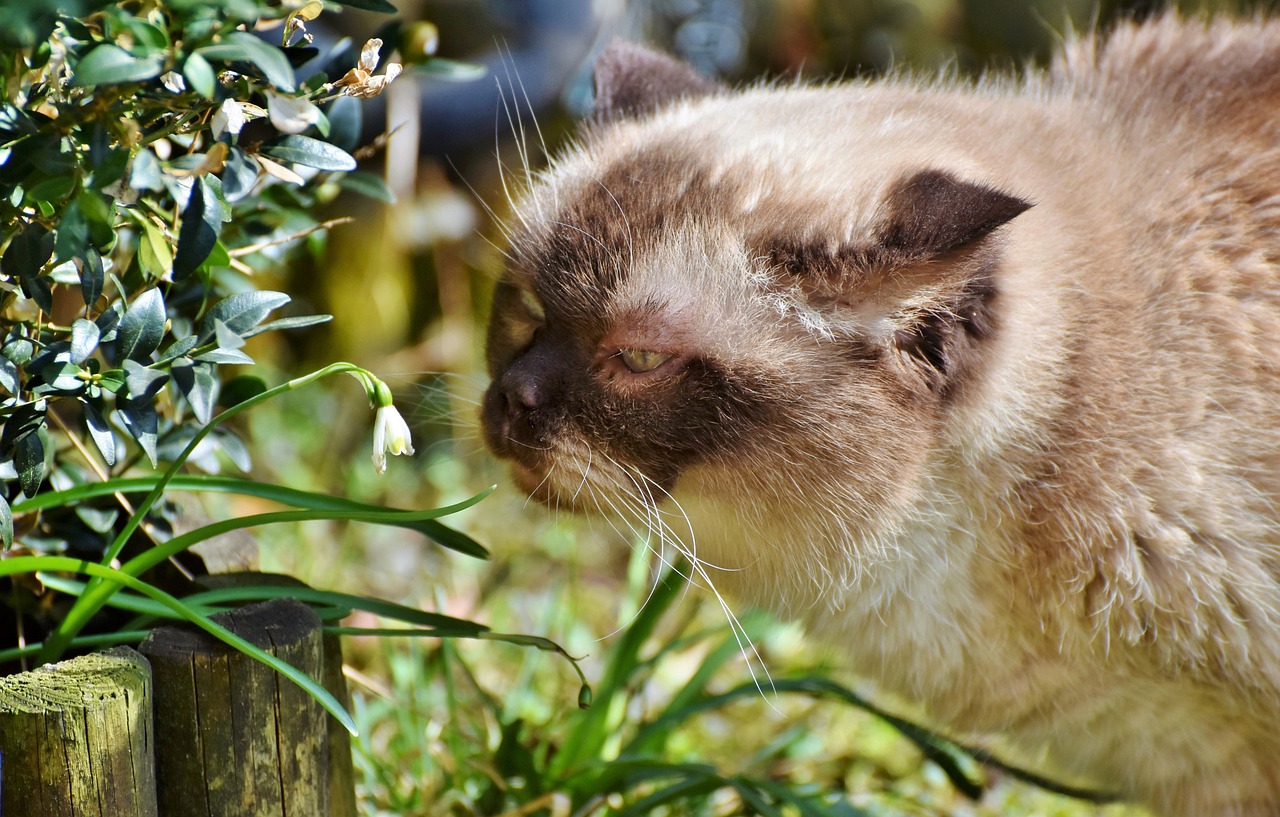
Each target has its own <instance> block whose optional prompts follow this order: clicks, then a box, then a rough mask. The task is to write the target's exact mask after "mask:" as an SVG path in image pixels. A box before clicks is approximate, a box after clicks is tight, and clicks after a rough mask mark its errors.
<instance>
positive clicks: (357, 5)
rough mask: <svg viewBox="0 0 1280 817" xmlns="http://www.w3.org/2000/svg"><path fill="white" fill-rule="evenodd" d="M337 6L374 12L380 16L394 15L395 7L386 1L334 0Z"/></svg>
mask: <svg viewBox="0 0 1280 817" xmlns="http://www.w3.org/2000/svg"><path fill="white" fill-rule="evenodd" d="M336 2H337V3H338V5H340V6H346V7H347V8H352V9H361V10H362V11H376V12H379V13H380V14H395V13H396V7H395V6H393V5H391V4H390V3H389V2H387V0H336Z"/></svg>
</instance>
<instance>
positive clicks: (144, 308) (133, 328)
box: [116, 289, 166, 360]
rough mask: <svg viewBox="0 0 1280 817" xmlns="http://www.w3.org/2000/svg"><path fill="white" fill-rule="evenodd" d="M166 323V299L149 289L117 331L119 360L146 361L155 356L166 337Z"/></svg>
mask: <svg viewBox="0 0 1280 817" xmlns="http://www.w3.org/2000/svg"><path fill="white" fill-rule="evenodd" d="M165 320H166V313H165V306H164V296H163V295H161V294H160V290H158V289H149V290H147V291H146V292H144V293H142V294H141V295H139V296H138V297H137V298H134V299H133V303H131V304H129V310H128V311H127V312H125V313H124V317H122V318H121V319H120V325H119V327H118V328H117V337H116V357H117V359H119V360H124V359H126V358H128V359H130V360H143V359H144V358H146V357H147V356H148V355H150V354H151V353H152V352H154V351H155V350H156V349H157V348H158V347H159V346H160V341H161V339H162V338H163V337H164V324H165Z"/></svg>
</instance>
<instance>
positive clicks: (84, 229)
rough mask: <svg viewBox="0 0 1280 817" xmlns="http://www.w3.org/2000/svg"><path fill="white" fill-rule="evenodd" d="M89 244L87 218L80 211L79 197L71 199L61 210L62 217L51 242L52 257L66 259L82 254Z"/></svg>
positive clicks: (60, 259)
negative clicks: (52, 242) (55, 236)
mask: <svg viewBox="0 0 1280 817" xmlns="http://www.w3.org/2000/svg"><path fill="white" fill-rule="evenodd" d="M88 246H89V220H88V219H86V218H85V216H84V213H82V212H80V201H79V199H73V200H72V202H71V203H70V204H68V205H67V207H66V209H64V210H63V211H62V219H61V220H60V221H59V222H58V230H57V238H56V239H55V241H54V244H53V250H54V257H55V259H56V260H58V261H67V260H69V259H71V258H74V257H76V256H79V255H84V252H85V250H86V249H88Z"/></svg>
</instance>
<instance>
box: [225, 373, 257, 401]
mask: <svg viewBox="0 0 1280 817" xmlns="http://www.w3.org/2000/svg"><path fill="white" fill-rule="evenodd" d="M266 390H267V383H266V381H265V380H263V379H262V378H261V377H255V376H253V375H251V374H242V375H240V376H239V377H233V378H231V379H230V380H228V381H227V382H226V383H223V384H222V394H220V395H218V405H220V406H222V407H223V408H230V407H232V406H238V405H240V404H241V403H243V402H244V401H245V400H248V399H250V398H253V397H257V396H258V395H259V394H262V393H263V392H264V391H266Z"/></svg>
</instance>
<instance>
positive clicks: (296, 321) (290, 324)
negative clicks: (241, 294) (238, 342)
mask: <svg viewBox="0 0 1280 817" xmlns="http://www.w3.org/2000/svg"><path fill="white" fill-rule="evenodd" d="M331 320H333V316H332V315H299V316H297V317H294V318H280V319H278V320H274V321H267V322H266V323H264V324H261V325H259V326H255V327H254V328H253V329H250V330H249V331H248V332H245V333H243V334H242V335H241V336H240V337H242V338H251V337H253V336H254V335H261V334H262V333H263V332H274V331H276V330H277V329H301V328H303V327H304V326H315V325H316V324H320V323H328V322H329V321H331Z"/></svg>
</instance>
